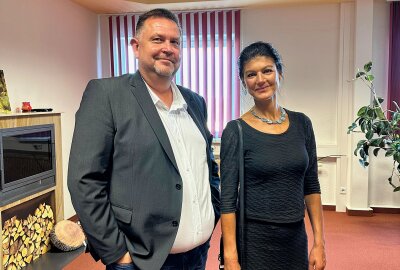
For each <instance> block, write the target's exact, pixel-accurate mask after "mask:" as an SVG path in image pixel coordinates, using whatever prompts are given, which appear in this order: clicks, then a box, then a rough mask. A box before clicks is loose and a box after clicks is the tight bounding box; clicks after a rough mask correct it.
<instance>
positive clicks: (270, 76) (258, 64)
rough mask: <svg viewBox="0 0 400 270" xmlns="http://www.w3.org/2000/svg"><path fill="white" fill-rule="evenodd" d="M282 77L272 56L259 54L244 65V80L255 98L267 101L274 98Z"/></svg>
mask: <svg viewBox="0 0 400 270" xmlns="http://www.w3.org/2000/svg"><path fill="white" fill-rule="evenodd" d="M280 79H281V76H280V74H279V73H278V70H277V68H276V65H275V62H274V60H273V59H272V58H271V57H266V56H257V57H254V58H253V59H251V60H250V61H248V62H247V63H246V64H245V65H244V69H243V82H244V84H245V86H246V88H247V91H248V92H249V94H250V95H251V96H252V97H253V98H254V100H257V101H266V100H269V99H272V98H274V97H275V93H276V91H277V90H278V89H279V84H280Z"/></svg>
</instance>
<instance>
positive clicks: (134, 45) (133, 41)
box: [131, 37, 139, 58]
mask: <svg viewBox="0 0 400 270" xmlns="http://www.w3.org/2000/svg"><path fill="white" fill-rule="evenodd" d="M131 46H132V49H133V53H134V54H135V57H136V58H137V57H138V56H139V40H138V39H137V38H136V37H134V38H132V39H131Z"/></svg>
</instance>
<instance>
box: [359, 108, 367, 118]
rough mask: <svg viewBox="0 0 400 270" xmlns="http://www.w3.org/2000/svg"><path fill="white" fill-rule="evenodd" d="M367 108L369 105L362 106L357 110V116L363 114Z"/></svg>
mask: <svg viewBox="0 0 400 270" xmlns="http://www.w3.org/2000/svg"><path fill="white" fill-rule="evenodd" d="M367 110H368V106H364V107H361V108H360V109H359V110H358V112H357V116H363V115H364V114H365V112H366V111H367ZM360 120H361V119H360Z"/></svg>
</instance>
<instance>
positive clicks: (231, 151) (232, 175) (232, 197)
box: [220, 121, 239, 214]
mask: <svg viewBox="0 0 400 270" xmlns="http://www.w3.org/2000/svg"><path fill="white" fill-rule="evenodd" d="M238 145H239V134H238V128H237V123H236V121H230V122H229V123H228V124H227V126H226V128H225V130H224V131H223V133H222V137H221V152H220V157H221V213H222V214H226V213H234V212H236V202H237V196H238V184H239V165H238V164H239V162H238V161H239V159H238V154H239V147H238Z"/></svg>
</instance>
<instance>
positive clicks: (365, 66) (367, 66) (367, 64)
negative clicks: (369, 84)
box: [364, 61, 372, 72]
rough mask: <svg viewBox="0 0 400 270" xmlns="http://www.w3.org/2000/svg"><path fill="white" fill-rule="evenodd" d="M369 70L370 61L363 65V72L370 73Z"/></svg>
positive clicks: (370, 66)
mask: <svg viewBox="0 0 400 270" xmlns="http://www.w3.org/2000/svg"><path fill="white" fill-rule="evenodd" d="M371 68H372V62H371V61H369V62H368V63H366V64H365V65H364V70H365V72H369V71H371Z"/></svg>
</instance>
